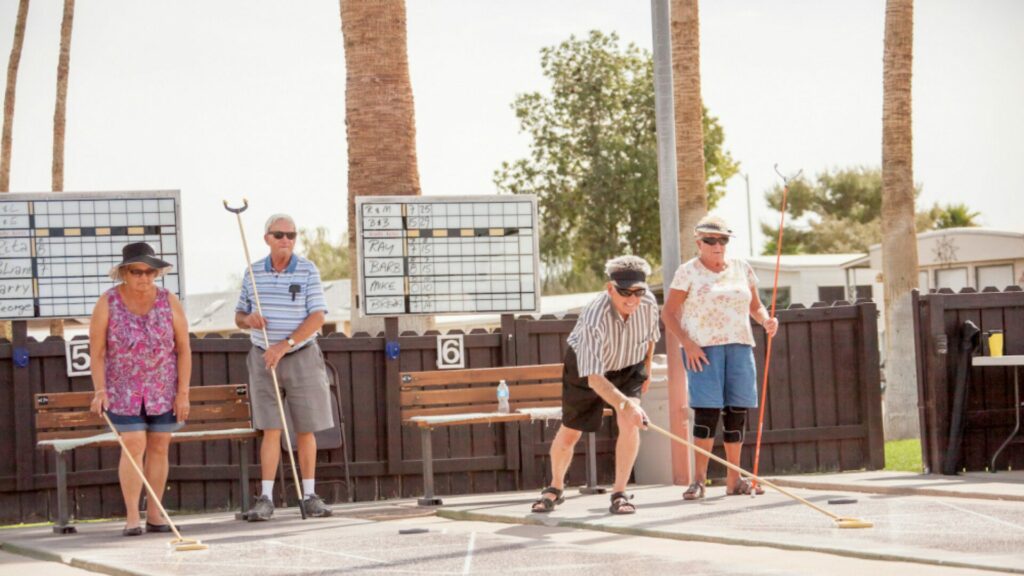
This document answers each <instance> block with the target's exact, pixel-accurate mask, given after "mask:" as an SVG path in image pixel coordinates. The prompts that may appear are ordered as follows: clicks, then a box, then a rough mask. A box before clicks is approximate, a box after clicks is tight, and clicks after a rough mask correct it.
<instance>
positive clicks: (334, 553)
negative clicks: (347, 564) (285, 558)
mask: <svg viewBox="0 0 1024 576" xmlns="http://www.w3.org/2000/svg"><path fill="white" fill-rule="evenodd" d="M266 543H267V544H271V545H274V546H281V547H284V548H295V549H296V550H303V551H305V552H314V553H316V554H326V555H329V556H341V557H342V558H354V559H356V560H365V561H367V562H376V563H378V564H389V562H388V561H387V560H378V559H376V558H370V557H369V556H360V555H358V554H348V553H346V552H337V551H334V550H322V549H319V548H308V547H306V546H299V545H298V544H286V543H284V542H281V541H279V540H267V541H266Z"/></svg>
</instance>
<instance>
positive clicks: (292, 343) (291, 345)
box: [285, 336, 295, 348]
mask: <svg viewBox="0 0 1024 576" xmlns="http://www.w3.org/2000/svg"><path fill="white" fill-rule="evenodd" d="M285 342H288V347H289V348H295V338H292V337H291V336H289V337H288V340H285Z"/></svg>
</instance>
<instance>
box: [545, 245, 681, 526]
mask: <svg viewBox="0 0 1024 576" xmlns="http://www.w3.org/2000/svg"><path fill="white" fill-rule="evenodd" d="M605 273H606V274H607V276H608V283H607V284H606V285H605V292H604V293H603V294H601V295H600V296H598V297H597V298H595V299H594V301H593V302H591V303H590V304H587V305H586V307H584V308H583V311H582V312H581V313H580V316H579V319H578V320H577V321H576V327H575V328H573V331H572V333H571V334H569V338H568V344H569V349H568V351H567V352H566V354H565V368H564V370H563V373H562V425H561V427H560V428H559V429H558V434H557V435H556V436H555V439H554V441H553V442H552V443H551V486H549V487H547V488H545V489H544V490H543V491H542V492H541V497H540V499H538V500H537V501H536V502H534V504H533V511H534V512H550V511H551V510H553V509H554V508H555V505H557V504H561V503H562V502H563V501H564V498H563V497H562V491H563V490H564V488H565V474H566V472H567V471H568V470H569V464H570V463H571V462H572V453H573V448H574V447H575V445H576V442H577V441H579V439H580V437H581V436H582V435H583V433H584V432H596V431H597V430H599V429H600V428H601V419H602V415H603V412H604V408H605V406H612V407H613V408H614V409H615V414H616V420H617V422H618V426H619V438H618V441H617V442H616V445H615V486H614V489H613V491H612V495H611V507H610V509H609V510H610V511H611V512H612V513H613V514H632V513H634V512H636V507H635V506H634V505H633V504H631V503H630V501H629V500H630V497H629V496H627V495H626V492H625V491H626V482H628V481H629V476H630V473H631V472H632V470H633V463H634V462H635V461H636V455H637V451H638V450H639V448H640V428H641V427H643V426H644V425H645V423H646V421H647V415H646V414H644V411H643V409H642V408H641V407H640V395H641V393H643V392H645V391H646V390H647V386H648V384H649V377H650V376H649V375H650V371H651V356H652V355H653V354H654V345H655V343H657V341H658V339H659V338H660V336H661V333H660V330H659V328H658V320H659V315H660V313H659V310H658V303H657V301H656V300H655V299H654V295H653V294H651V292H650V290H649V288H648V286H647V275H648V274H650V273H651V267H650V265H648V264H647V262H646V261H645V260H644V259H643V258H639V257H637V256H620V257H618V258H614V259H612V260H609V261H608V262H607V263H606V264H605Z"/></svg>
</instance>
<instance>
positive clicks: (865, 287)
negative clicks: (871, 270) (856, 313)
mask: <svg viewBox="0 0 1024 576" xmlns="http://www.w3.org/2000/svg"><path fill="white" fill-rule="evenodd" d="M853 290H854V298H855V299H860V298H867V299H868V300H871V299H872V298H874V297H875V290H874V288H873V287H872V286H871V285H870V284H862V285H860V286H856V287H855V288H854V289H853Z"/></svg>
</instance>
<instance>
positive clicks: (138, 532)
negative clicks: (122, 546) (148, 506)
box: [121, 526, 142, 536]
mask: <svg viewBox="0 0 1024 576" xmlns="http://www.w3.org/2000/svg"><path fill="white" fill-rule="evenodd" d="M121 535H122V536H142V527H141V526H136V527H135V528H125V529H123V530H121Z"/></svg>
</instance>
